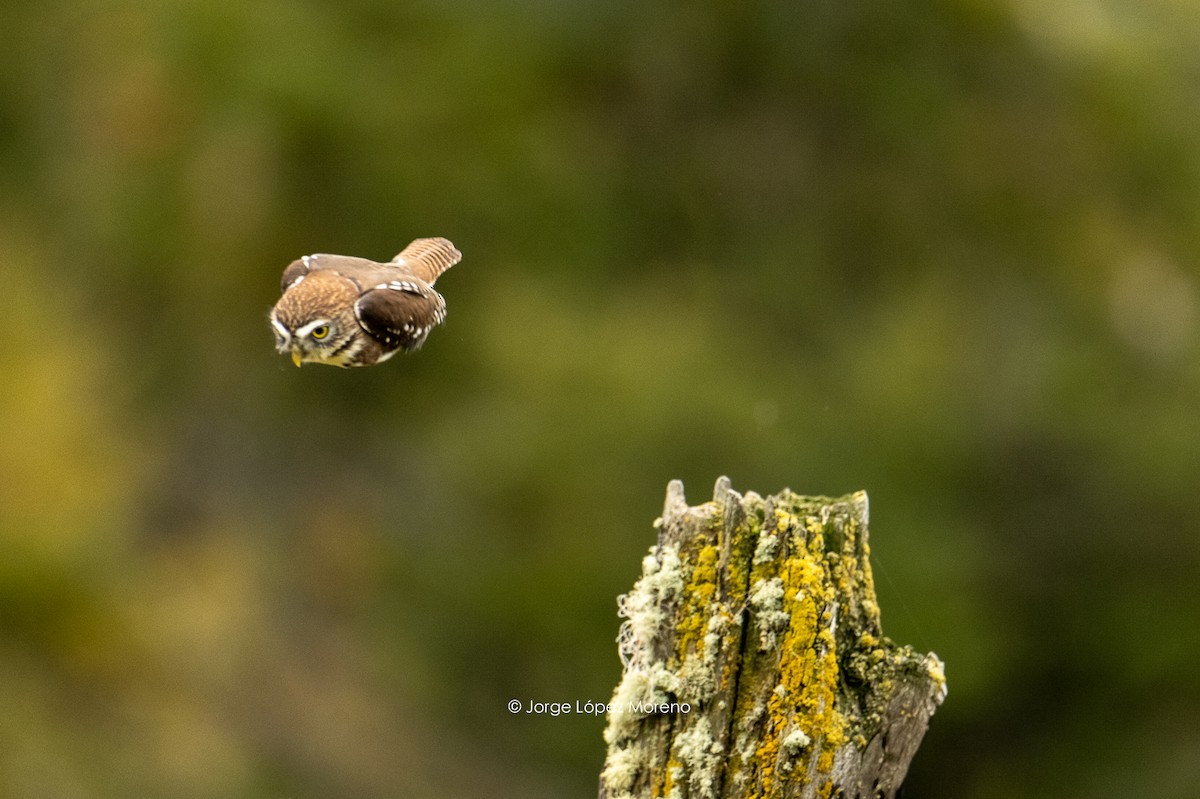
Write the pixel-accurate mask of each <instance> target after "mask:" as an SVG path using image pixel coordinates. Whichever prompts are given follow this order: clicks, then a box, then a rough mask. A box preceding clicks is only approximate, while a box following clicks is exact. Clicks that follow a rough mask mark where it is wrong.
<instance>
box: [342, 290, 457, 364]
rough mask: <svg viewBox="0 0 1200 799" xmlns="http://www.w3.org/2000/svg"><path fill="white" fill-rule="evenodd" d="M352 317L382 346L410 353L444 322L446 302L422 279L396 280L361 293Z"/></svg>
mask: <svg viewBox="0 0 1200 799" xmlns="http://www.w3.org/2000/svg"><path fill="white" fill-rule="evenodd" d="M354 315H355V316H357V317H358V321H359V324H361V325H362V326H363V329H364V330H366V331H367V332H368V333H370V334H371V335H372V336H374V337H375V338H377V339H379V340H380V341H382V342H383V343H384V344H386V345H388V346H390V347H401V348H402V349H404V350H405V351H406V352H410V351H412V350H415V349H418V348H419V347H420V346H421V345H422V344H424V343H425V337H426V336H428V335H429V331H430V330H432V329H433V328H435V327H437V326H438V325H440V324H441V323H442V321H443V320H445V318H446V301H445V300H444V299H442V295H441V294H438V293H437V292H436V291H434V290H433V288H432V287H430V286H429V284H428V283H426V282H425V281H423V280H414V279H410V278H398V279H396V280H392V281H390V282H388V283H381V284H380V285H378V286H376V287H375V288H373V289H371V290H369V291H366V292H364V293H363V295H362V296H361V297H359V298H358V302H356V303H355V304H354Z"/></svg>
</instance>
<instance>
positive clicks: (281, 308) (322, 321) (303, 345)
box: [270, 273, 364, 366]
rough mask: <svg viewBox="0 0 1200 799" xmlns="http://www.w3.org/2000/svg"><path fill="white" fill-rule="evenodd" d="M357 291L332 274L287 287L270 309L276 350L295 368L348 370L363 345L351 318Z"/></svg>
mask: <svg viewBox="0 0 1200 799" xmlns="http://www.w3.org/2000/svg"><path fill="white" fill-rule="evenodd" d="M357 299H358V289H357V287H356V286H355V285H354V284H353V283H352V282H351V281H349V280H346V279H345V278H342V277H340V276H337V275H333V274H328V275H327V274H319V273H318V274H313V275H309V276H307V277H306V278H304V279H302V280H299V281H297V282H295V283H293V284H292V285H291V286H289V287H288V289H287V291H285V292H284V293H283V296H282V297H280V298H279V302H277V303H276V304H275V307H274V308H273V309H271V317H270V319H271V329H272V330H273V331H274V333H275V349H276V350H277V351H278V352H279V353H280V354H283V355H289V354H290V355H291V356H292V361H293V362H294V363H295V364H296V366H300V365H301V364H303V363H324V364H328V365H330V366H349V365H350V364H351V362H352V360H353V358H354V356H356V355H357V354H358V352H359V350H361V349H362V347H363V345H364V341H363V336H362V328H360V327H359V325H358V320H357V319H356V318H355V316H354V303H355V301H356V300H357Z"/></svg>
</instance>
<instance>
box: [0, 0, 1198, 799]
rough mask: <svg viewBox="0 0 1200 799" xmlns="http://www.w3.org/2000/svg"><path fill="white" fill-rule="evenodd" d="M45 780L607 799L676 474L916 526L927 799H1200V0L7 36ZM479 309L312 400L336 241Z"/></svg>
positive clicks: (193, 21)
mask: <svg viewBox="0 0 1200 799" xmlns="http://www.w3.org/2000/svg"><path fill="white" fill-rule="evenodd" d="M0 30H2V31H3V40H4V47H3V48H0V282H2V286H3V290H2V295H0V296H2V297H3V300H2V302H0V308H2V309H3V314H4V320H5V322H6V324H5V329H6V330H7V331H8V332H10V333H12V334H13V335H12V336H5V337H4V345H3V346H0V374H2V375H3V378H2V381H3V382H2V385H3V389H4V390H3V397H4V412H3V414H2V416H0V419H2V421H0V797H38V798H40V797H129V796H138V797H184V798H187V797H296V798H298V799H308V798H309V797H311V798H312V799H317V798H318V797H416V799H423V798H424V797H441V798H446V797H449V798H451V799H459V798H461V799H476V798H479V799H482V798H483V797H514V796H521V797H530V798H532V799H541V798H543V797H545V798H546V799H550V798H551V797H555V798H557V797H567V796H592V795H594V791H595V786H596V777H597V774H598V772H599V770H600V766H601V763H602V760H603V741H602V740H601V735H600V734H601V729H602V726H603V720H602V719H598V718H590V717H581V716H577V715H571V716H562V717H557V718H554V717H549V716H532V715H525V714H517V715H513V714H510V713H509V712H508V711H507V709H506V704H507V702H508V700H510V699H513V698H516V699H520V700H522V701H528V700H544V701H570V702H574V701H575V700H581V701H586V700H599V701H606V700H607V699H608V698H609V697H610V695H611V690H612V688H613V686H614V685H615V684H616V682H617V680H618V677H619V672H620V663H619V661H618V659H617V655H616V647H615V643H614V638H615V635H616V632H617V625H618V620H617V618H616V612H615V609H616V606H615V597H616V595H617V594H618V593H621V592H622V591H625V590H627V589H628V588H629V587H630V586H631V585H632V583H633V581H634V579H635V578H636V577H637V575H638V573H639V568H640V565H639V564H640V558H641V556H642V555H643V554H644V552H645V551H646V549H647V547H648V546H650V544H651V543H652V542H653V540H654V531H653V529H652V528H651V522H652V520H653V519H654V518H655V516H656V515H658V512H659V510H660V508H661V502H662V497H663V493H664V490H665V487H666V484H667V481H668V480H670V479H671V478H676V477H678V478H682V479H683V480H684V481H685V483H686V484H687V487H688V490H689V499H690V500H691V501H692V502H694V503H698V502H701V501H703V500H704V499H706V498H707V497H708V496H710V491H711V486H712V483H713V481H714V479H715V478H716V477H717V476H718V475H720V474H728V475H730V477H731V478H732V479H733V481H734V486H735V488H737V489H739V490H743V491H745V490H751V489H753V490H756V491H759V492H760V493H768V492H774V491H777V490H779V489H781V488H783V487H784V486H790V487H791V488H793V489H795V490H796V491H799V492H801V493H809V494H834V495H840V494H844V493H847V492H850V491H853V490H856V489H860V488H861V489H866V490H867V491H868V492H869V493H870V496H871V506H872V534H873V535H872V544H873V550H874V553H875V566H876V581H877V583H878V586H879V591H880V594H881V597H880V598H881V603H882V607H883V617H884V627H885V630H886V632H887V633H888V634H889V635H891V636H892V637H893V638H895V639H896V640H898V641H899V642H901V643H910V644H913V645H914V646H915V647H918V648H920V649H923V650H934V651H936V652H937V653H938V654H939V655H940V656H941V657H942V658H944V660H945V661H946V663H947V673H948V677H949V685H950V694H949V698H948V700H947V702H946V704H945V705H944V706H943V708H942V709H941V710H940V711H939V713H938V714H937V715H936V716H935V717H934V720H933V725H932V727H931V729H930V732H929V734H928V736H927V738H926V740H925V744H924V746H923V747H922V749H921V750H920V752H919V753H918V755H917V758H916V760H915V762H914V765H913V768H912V770H911V772H910V779H909V784H908V786H907V794H906V796H909V797H1035V796H1036V797H1042V796H1060V797H1076V796H1078V797H1085V796H1086V797H1106V796H1113V797H1117V796H1121V797H1124V796H1129V795H1154V796H1160V797H1191V796H1195V795H1196V790H1197V785H1200V758H1197V757H1196V753H1197V752H1198V751H1200V726H1198V725H1197V724H1196V718H1197V715H1198V714H1200V680H1198V679H1197V677H1196V674H1195V662H1196V659H1197V657H1198V656H1200V634H1198V632H1197V629H1198V627H1200V623H1198V622H1200V590H1197V588H1198V584H1200V579H1198V578H1200V568H1198V566H1200V535H1198V533H1200V501H1198V498H1197V484H1198V480H1200V406H1198V403H1197V399H1198V397H1200V367H1198V363H1200V357H1198V356H1200V339H1198V337H1200V327H1198V325H1200V306H1198V302H1200V295H1198V286H1197V278H1198V270H1197V263H1198V262H1200V10H1196V9H1195V8H1194V7H1192V6H1191V5H1188V4H1186V3H1182V2H1175V1H1172V0H1146V1H1145V2H1141V3H1129V2H1121V1H1120V0H1076V1H1075V2H1068V3H1042V2H1037V0H1008V1H1007V2H1005V1H1004V0H935V1H934V2H930V3H923V4H915V5H909V4H895V3H870V2H832V0H818V2H812V3H804V4H797V3H792V2H777V3H770V2H751V3H734V2H726V3H710V4H682V3H681V4H674V3H640V2H636V3H635V2H618V3H606V4H585V3H571V2H566V3H556V2H548V0H525V1H524V2H521V1H520V0H509V1H508V2H498V3H490V4H461V3H450V2H444V0H428V2H415V3H393V2H384V1H383V0H342V2H338V3H321V2H316V1H315V0H309V1H308V2H282V1H281V0H262V1H260V2H249V3H240V2H232V0H209V1H208V2H185V1H184V0H164V2H159V3H136V2H120V1H119V0H93V1H88V0H71V1H70V2H56V0H47V2H42V3H37V4H33V3H20V2H14V3H7V4H4V5H3V6H0ZM430 235H441V236H446V237H449V238H450V239H452V240H453V241H454V243H455V244H456V245H458V247H459V248H460V249H461V250H462V251H463V253H464V255H465V257H464V260H463V261H462V263H461V264H460V265H458V266H457V267H455V268H454V269H453V270H451V271H450V272H449V273H447V274H446V275H445V276H444V277H443V278H442V280H441V281H439V283H438V288H439V289H441V291H442V293H443V294H444V295H445V296H446V298H447V302H448V305H449V319H448V322H447V324H446V326H445V327H444V328H442V329H439V330H437V331H436V332H435V333H434V334H433V335H432V336H431V338H430V340H429V343H428V344H427V345H426V347H425V349H424V350H423V351H421V352H420V353H419V354H417V355H416V356H412V357H403V358H397V359H395V360H393V361H392V362H390V363H388V364H386V365H385V366H382V367H378V368H374V369H363V370H352V371H341V370H335V369H329V368H322V367H311V368H305V369H302V370H296V369H295V368H293V367H292V366H291V364H290V362H289V361H288V360H287V359H286V358H283V357H280V356H277V355H276V354H275V352H274V351H273V347H272V336H271V333H270V330H269V328H268V326H267V323H266V313H267V311H268V310H269V308H270V307H271V305H272V304H273V303H274V301H275V299H276V297H277V295H278V278H279V273H280V271H281V270H282V268H283V267H284V266H285V265H286V264H287V263H288V262H289V261H291V260H292V259H293V258H296V257H298V256H299V255H302V254H305V253H310V252H338V253H346V254H353V255H362V256H367V257H372V258H377V259H380V260H383V259H386V258H388V257H390V256H391V255H393V254H394V253H395V252H397V251H398V250H399V249H400V248H402V247H403V246H404V245H405V244H407V243H408V242H409V241H410V240H411V239H413V238H415V237H418V236H430Z"/></svg>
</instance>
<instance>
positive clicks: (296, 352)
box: [292, 349, 300, 367]
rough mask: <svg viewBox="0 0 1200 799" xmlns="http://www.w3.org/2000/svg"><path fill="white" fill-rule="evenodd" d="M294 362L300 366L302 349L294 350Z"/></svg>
mask: <svg viewBox="0 0 1200 799" xmlns="http://www.w3.org/2000/svg"><path fill="white" fill-rule="evenodd" d="M292 363H294V364H296V366H297V367H299V366H300V350H296V349H294V350H292Z"/></svg>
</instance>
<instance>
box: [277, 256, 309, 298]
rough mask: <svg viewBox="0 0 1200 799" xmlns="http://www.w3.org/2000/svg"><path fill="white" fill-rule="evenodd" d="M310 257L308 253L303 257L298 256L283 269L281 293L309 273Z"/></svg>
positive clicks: (280, 282)
mask: <svg viewBox="0 0 1200 799" xmlns="http://www.w3.org/2000/svg"><path fill="white" fill-rule="evenodd" d="M309 257H310V256H307V255H306V256H304V257H303V258H297V259H296V260H294V261H292V262H291V263H290V264H288V265H287V269H284V270H283V277H281V278H280V279H279V291H280V293H282V292H285V291H287V290H288V288H289V287H291V286H292V284H293V283H296V282H297V281H299V280H300V278H302V277H304V276H305V275H307V274H308V261H309Z"/></svg>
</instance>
